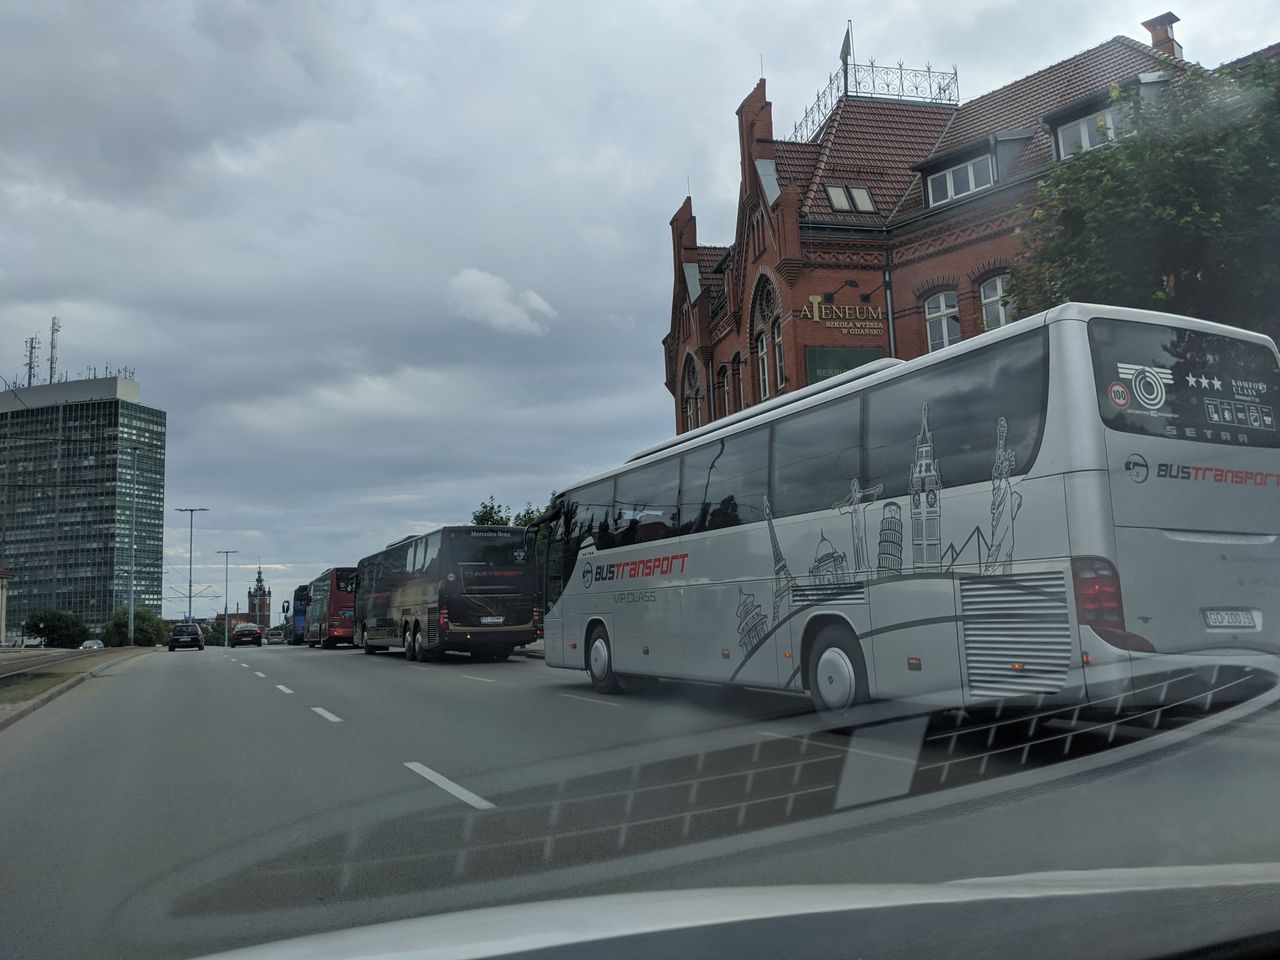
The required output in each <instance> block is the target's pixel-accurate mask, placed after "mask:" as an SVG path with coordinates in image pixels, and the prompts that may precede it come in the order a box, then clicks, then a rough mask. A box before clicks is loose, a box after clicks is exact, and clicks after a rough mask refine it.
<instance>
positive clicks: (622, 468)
mask: <svg viewBox="0 0 1280 960" xmlns="http://www.w3.org/2000/svg"><path fill="white" fill-rule="evenodd" d="M1098 316H1107V317H1115V318H1117V319H1120V320H1136V321H1139V322H1144V323H1160V324H1164V325H1166V326H1171V327H1182V328H1185V329H1190V330H1201V331H1204V332H1206V333H1216V334H1220V335H1224V336H1230V337H1236V338H1237V339H1241V340H1253V341H1255V342H1259V343H1263V344H1266V345H1267V346H1270V347H1271V348H1272V349H1275V344H1274V343H1273V342H1272V341H1271V338H1270V337H1268V336H1266V335H1265V334H1261V333H1254V332H1252V331H1249V330H1241V329H1238V328H1236V327H1229V326H1226V325H1225V324H1221V323H1214V322H1212V321H1209V320H1200V319H1197V318H1195V317H1184V316H1179V315H1177V314H1172V313H1160V312H1158V311H1155V310H1138V309H1135V308H1133V307H1113V306H1109V305H1106V304H1098V303H1081V302H1074V301H1072V302H1068V303H1062V304H1059V305H1058V306H1056V307H1051V308H1050V309H1048V310H1045V311H1043V312H1041V313H1037V314H1033V315H1031V316H1029V317H1025V318H1023V319H1022V320H1017V321H1015V322H1013V323H1008V324H1005V325H1004V326H1003V327H1001V328H999V329H998V330H991V331H989V332H987V333H983V334H980V335H979V336H976V337H970V338H969V339H968V340H962V341H961V342H960V343H957V344H953V345H952V346H949V347H946V348H944V349H942V350H937V351H935V352H933V353H926V354H924V355H922V356H919V357H915V358H913V359H911V360H897V359H894V358H888V357H886V358H883V359H881V360H876V361H872V362H871V363H868V364H865V365H864V366H862V367H858V368H857V369H855V370H850V371H848V372H847V373H844V374H840V375H839V376H835V377H831V378H829V379H827V380H823V381H821V382H820V383H816V384H811V385H810V386H808V387H803V388H801V389H800V390H796V391H795V392H793V393H790V394H786V395H784V396H782V397H775V398H774V399H773V400H767V401H765V402H763V403H759V404H756V405H755V406H753V407H749V408H747V409H746V410H743V411H740V412H739V413H737V414H733V415H731V416H728V417H724V418H722V419H720V420H716V421H714V422H712V423H709V424H707V425H706V426H704V427H699V428H697V429H696V430H691V431H689V432H688V433H682V434H679V435H677V436H675V437H671V438H669V439H667V440H664V441H662V442H660V443H657V444H653V445H652V446H649V447H645V448H644V449H642V450H640V451H639V452H637V453H636V454H634V455H632V456H631V457H629V458H627V460H626V462H625V463H623V464H621V465H619V466H616V467H613V468H611V469H609V470H604V471H602V472H600V473H597V474H595V475H593V476H591V477H588V478H586V479H584V480H582V481H580V482H578V483H574V484H572V486H570V487H568V488H566V489H576V488H579V487H584V486H587V485H588V484H591V483H596V482H597V481H600V480H607V479H609V478H610V477H613V476H616V475H617V474H620V473H625V472H626V471H627V470H630V469H632V468H633V467H638V466H641V465H643V464H644V463H648V462H653V461H657V460H661V459H663V458H664V457H666V456H671V455H675V454H677V453H683V452H684V451H685V450H688V449H693V448H696V447H698V446H701V445H702V444H703V443H705V442H707V441H709V440H713V439H719V438H721V437H727V436H732V435H733V434H736V433H739V432H742V431H745V430H750V429H752V428H753V427H757V426H760V425H761V424H765V423H770V422H772V421H774V420H777V419H780V418H781V417H784V416H786V415H787V414H789V413H792V412H794V411H799V410H804V409H808V408H809V407H815V406H818V405H820V404H822V403H825V402H827V401H828V400H831V399H833V398H835V397H842V396H846V395H848V394H851V393H857V392H860V391H862V390H865V389H867V388H868V387H872V386H875V385H876V384H879V383H884V382H885V381H888V380H894V379H896V378H898V377H902V376H906V375H908V374H910V373H913V372H915V371H917V370H921V369H924V368H927V367H930V366H932V365H933V364H935V363H940V362H942V361H944V360H946V359H948V358H950V357H956V356H959V355H961V354H964V353H969V352H971V351H973V350H981V349H982V348H984V347H987V346H989V345H991V344H993V343H998V342H999V341H1001V340H1007V339H1010V338H1012V337H1016V336H1018V335H1019V334H1023V333H1026V332H1027V331H1029V330H1033V329H1035V328H1037V327H1044V326H1047V325H1048V324H1051V323H1060V322H1062V321H1065V320H1075V321H1085V320H1089V319H1091V318H1093V317H1098Z"/></svg>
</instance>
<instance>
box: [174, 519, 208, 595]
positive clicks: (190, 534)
mask: <svg viewBox="0 0 1280 960" xmlns="http://www.w3.org/2000/svg"><path fill="white" fill-rule="evenodd" d="M208 512H209V508H208V507H174V513H185V514H187V515H188V516H189V517H190V518H191V520H190V524H189V529H188V531H187V619H188V620H190V619H191V594H192V591H193V587H194V584H195V580H194V578H193V575H192V566H191V564H192V559H193V556H194V554H193V549H194V545H195V539H196V514H197V513H208Z"/></svg>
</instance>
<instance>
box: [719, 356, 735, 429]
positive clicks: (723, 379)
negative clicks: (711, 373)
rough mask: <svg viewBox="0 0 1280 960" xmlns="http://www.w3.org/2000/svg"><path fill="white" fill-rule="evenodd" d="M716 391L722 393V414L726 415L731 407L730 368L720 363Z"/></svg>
mask: <svg viewBox="0 0 1280 960" xmlns="http://www.w3.org/2000/svg"><path fill="white" fill-rule="evenodd" d="M716 391H717V392H718V393H719V394H720V414H721V415H722V416H726V415H728V414H729V413H731V412H732V411H731V410H730V409H729V368H728V367H727V366H725V365H724V364H723V363H722V364H720V372H719V373H717V374H716Z"/></svg>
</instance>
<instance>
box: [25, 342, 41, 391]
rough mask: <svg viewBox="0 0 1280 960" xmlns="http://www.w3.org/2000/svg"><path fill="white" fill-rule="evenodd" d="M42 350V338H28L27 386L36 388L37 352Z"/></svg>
mask: <svg viewBox="0 0 1280 960" xmlns="http://www.w3.org/2000/svg"><path fill="white" fill-rule="evenodd" d="M39 349H40V338H39V337H37V336H30V337H27V386H28V387H34V386H35V384H36V351H37V350H39Z"/></svg>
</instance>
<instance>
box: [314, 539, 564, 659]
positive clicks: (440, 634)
mask: <svg viewBox="0 0 1280 960" xmlns="http://www.w3.org/2000/svg"><path fill="white" fill-rule="evenodd" d="M525 540H526V531H525V530H524V528H521V527H498V526H456V527H443V528H441V529H439V530H435V531H433V532H431V533H427V534H420V535H417V536H412V537H405V538H404V539H403V540H398V541H396V542H395V543H392V544H390V545H388V546H387V547H386V548H385V549H383V550H380V551H378V552H377V553H374V554H370V555H369V556H367V557H365V558H364V559H363V560H361V561H360V562H359V563H358V564H357V565H356V566H354V567H334V568H332V569H329V570H326V571H325V572H324V573H322V574H320V576H318V577H316V579H314V580H312V581H311V582H310V583H309V584H302V585H300V586H298V587H297V588H296V589H295V590H294V592H293V606H292V611H293V636H292V639H291V640H290V642H291V643H293V644H303V643H305V644H307V645H308V646H312V647H317V646H318V647H322V648H325V649H330V648H333V647H336V646H338V645H339V644H352V645H354V646H358V647H363V648H364V652H365V653H368V654H375V653H379V652H381V651H384V650H388V649H390V648H392V647H395V648H397V649H400V650H402V651H403V652H404V655H405V657H406V658H407V659H409V660H427V659H431V658H434V657H437V656H440V655H443V654H444V653H445V652H446V651H449V650H454V651H462V652H466V653H470V654H471V656H472V657H474V658H475V659H478V660H505V659H506V658H507V657H508V656H510V655H511V653H512V652H513V651H514V650H515V649H516V648H517V647H522V646H525V645H527V644H529V643H532V642H533V641H534V640H536V639H539V638H540V637H541V635H542V634H541V628H540V625H539V621H538V610H537V604H536V603H535V602H534V595H535V590H536V582H535V580H536V578H535V576H534V572H533V571H534V564H533V558H532V557H531V556H530V551H529V549H528V548H527V546H526V543H525Z"/></svg>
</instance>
